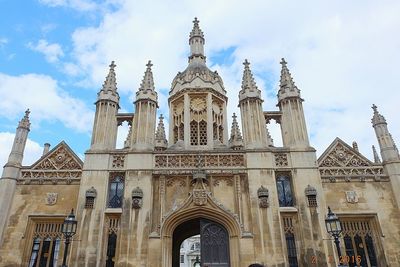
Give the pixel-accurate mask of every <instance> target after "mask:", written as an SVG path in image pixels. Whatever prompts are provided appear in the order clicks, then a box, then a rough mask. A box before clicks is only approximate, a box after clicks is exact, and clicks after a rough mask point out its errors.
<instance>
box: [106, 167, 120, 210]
mask: <svg viewBox="0 0 400 267" xmlns="http://www.w3.org/2000/svg"><path fill="white" fill-rule="evenodd" d="M123 199H124V177H123V176H122V175H121V174H117V175H114V176H112V177H111V179H110V184H109V188H108V205H107V207H109V208H122V202H123Z"/></svg>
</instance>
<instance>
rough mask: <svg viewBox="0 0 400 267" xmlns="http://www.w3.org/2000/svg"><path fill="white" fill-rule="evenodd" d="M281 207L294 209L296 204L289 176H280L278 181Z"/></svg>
mask: <svg viewBox="0 0 400 267" xmlns="http://www.w3.org/2000/svg"><path fill="white" fill-rule="evenodd" d="M276 187H277V190H278V199H279V206H280V207H292V206H293V204H294V201H293V194H292V188H291V185H290V178H289V176H288V175H279V176H278V178H277V179H276Z"/></svg>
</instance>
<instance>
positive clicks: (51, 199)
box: [45, 193, 58, 206]
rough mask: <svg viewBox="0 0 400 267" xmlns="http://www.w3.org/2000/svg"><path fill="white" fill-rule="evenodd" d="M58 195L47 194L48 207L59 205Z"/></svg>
mask: <svg viewBox="0 0 400 267" xmlns="http://www.w3.org/2000/svg"><path fill="white" fill-rule="evenodd" d="M57 197H58V193H47V194H46V199H45V202H46V205H49V206H52V205H55V204H56V203H57Z"/></svg>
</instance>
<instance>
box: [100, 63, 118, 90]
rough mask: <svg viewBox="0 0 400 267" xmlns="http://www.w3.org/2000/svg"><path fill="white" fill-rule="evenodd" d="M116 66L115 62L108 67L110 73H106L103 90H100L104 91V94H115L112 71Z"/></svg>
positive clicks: (114, 81)
mask: <svg viewBox="0 0 400 267" xmlns="http://www.w3.org/2000/svg"><path fill="white" fill-rule="evenodd" d="M116 66H117V65H115V62H114V61H111V64H110V65H109V67H110V71H109V72H108V75H107V77H106V80H105V81H104V83H103V88H102V89H101V91H104V92H107V91H111V92H113V93H116V92H117V82H116V78H115V71H114V68H115V67H116Z"/></svg>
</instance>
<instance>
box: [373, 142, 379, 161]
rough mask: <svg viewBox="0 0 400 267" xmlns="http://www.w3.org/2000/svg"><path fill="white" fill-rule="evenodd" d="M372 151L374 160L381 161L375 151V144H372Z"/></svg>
mask: <svg viewBox="0 0 400 267" xmlns="http://www.w3.org/2000/svg"><path fill="white" fill-rule="evenodd" d="M372 153H373V154H374V162H375V163H381V159H380V158H379V155H378V153H377V152H376V149H375V146H374V145H372Z"/></svg>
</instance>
